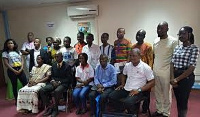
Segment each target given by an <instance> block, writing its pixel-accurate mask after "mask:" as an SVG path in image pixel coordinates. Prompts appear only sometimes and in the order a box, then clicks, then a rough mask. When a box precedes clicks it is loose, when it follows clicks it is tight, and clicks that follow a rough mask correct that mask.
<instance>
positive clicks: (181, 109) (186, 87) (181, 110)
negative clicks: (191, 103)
mask: <svg viewBox="0 0 200 117" xmlns="http://www.w3.org/2000/svg"><path fill="white" fill-rule="evenodd" d="M183 72H184V70H175V72H174V77H175V78H176V77H178V76H180V75H181V74H182V73H183ZM194 79H195V76H194V73H192V74H190V75H189V76H188V77H187V78H184V79H182V80H181V81H179V82H178V87H175V88H173V90H174V94H175V97H176V102H177V110H178V117H186V115H187V110H188V99H189V95H190V92H191V89H192V86H193V84H194Z"/></svg>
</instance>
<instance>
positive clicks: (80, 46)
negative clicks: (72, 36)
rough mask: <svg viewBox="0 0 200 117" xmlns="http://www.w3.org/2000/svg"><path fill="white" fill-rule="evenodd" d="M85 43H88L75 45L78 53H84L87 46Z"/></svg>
mask: <svg viewBox="0 0 200 117" xmlns="http://www.w3.org/2000/svg"><path fill="white" fill-rule="evenodd" d="M85 45H86V43H83V44H81V43H77V44H75V45H74V48H75V50H76V52H77V53H78V54H80V53H82V49H83V46H85Z"/></svg>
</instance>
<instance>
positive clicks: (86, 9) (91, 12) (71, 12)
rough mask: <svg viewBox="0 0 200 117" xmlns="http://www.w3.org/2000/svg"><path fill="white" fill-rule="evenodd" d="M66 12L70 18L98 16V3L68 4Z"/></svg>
mask: <svg viewBox="0 0 200 117" xmlns="http://www.w3.org/2000/svg"><path fill="white" fill-rule="evenodd" d="M67 14H68V16H69V17H71V18H88V17H95V16H98V5H80V6H69V7H67Z"/></svg>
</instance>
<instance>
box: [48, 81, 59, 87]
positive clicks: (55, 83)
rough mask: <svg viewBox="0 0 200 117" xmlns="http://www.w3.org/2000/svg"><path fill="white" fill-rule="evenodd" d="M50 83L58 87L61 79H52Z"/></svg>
mask: <svg viewBox="0 0 200 117" xmlns="http://www.w3.org/2000/svg"><path fill="white" fill-rule="evenodd" d="M50 83H51V84H52V85H53V86H54V87H57V86H59V85H60V82H59V81H55V80H51V81H50Z"/></svg>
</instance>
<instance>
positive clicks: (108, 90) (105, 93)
mask: <svg viewBox="0 0 200 117" xmlns="http://www.w3.org/2000/svg"><path fill="white" fill-rule="evenodd" d="M113 90H114V87H109V88H105V89H104V91H103V93H101V94H100V93H98V92H97V91H96V90H93V91H91V92H90V93H89V99H90V108H91V112H92V113H95V112H96V100H95V98H96V97H97V95H99V94H100V112H103V111H104V110H105V104H106V103H107V98H108V95H109V94H110V93H111V92H112V91H113Z"/></svg>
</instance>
